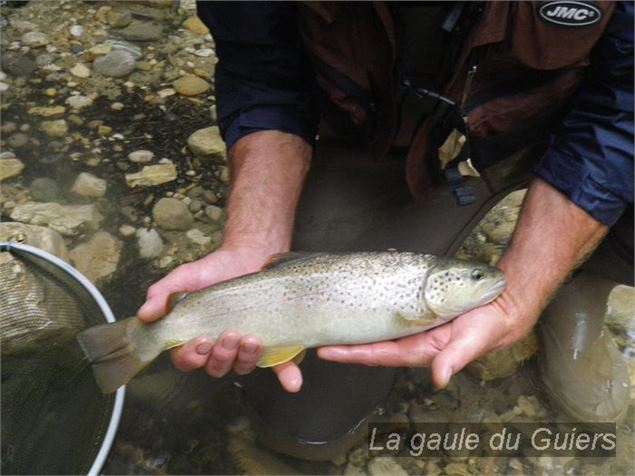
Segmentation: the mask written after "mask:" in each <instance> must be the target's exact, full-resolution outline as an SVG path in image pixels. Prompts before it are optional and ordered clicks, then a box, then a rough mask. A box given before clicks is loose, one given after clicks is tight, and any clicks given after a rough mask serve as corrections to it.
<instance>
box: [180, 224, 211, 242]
mask: <svg viewBox="0 0 635 476" xmlns="http://www.w3.org/2000/svg"><path fill="white" fill-rule="evenodd" d="M185 236H187V237H188V239H189V240H190V241H191V242H192V243H195V244H197V245H201V246H205V245H209V244H210V243H211V242H212V238H211V237H209V236H207V235H206V234H204V233H203V232H202V231H201V230H199V229H198V228H193V229H191V230H189V231H188V232H187V233H185Z"/></svg>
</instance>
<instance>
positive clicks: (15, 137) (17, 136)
mask: <svg viewBox="0 0 635 476" xmlns="http://www.w3.org/2000/svg"><path fill="white" fill-rule="evenodd" d="M28 142H29V136H28V135H26V134H25V133H23V132H16V133H14V134H11V135H10V136H9V138H8V139H7V143H8V144H9V147H13V148H14V149H19V148H20V147H24V146H25V145H27V143H28Z"/></svg>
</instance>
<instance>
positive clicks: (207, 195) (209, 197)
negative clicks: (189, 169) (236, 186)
mask: <svg viewBox="0 0 635 476" xmlns="http://www.w3.org/2000/svg"><path fill="white" fill-rule="evenodd" d="M203 199H204V200H205V201H206V202H207V203H209V204H210V205H213V204H215V203H216V202H218V195H216V194H215V193H214V192H212V191H211V190H204V191H203Z"/></svg>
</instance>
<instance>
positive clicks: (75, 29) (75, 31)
mask: <svg viewBox="0 0 635 476" xmlns="http://www.w3.org/2000/svg"><path fill="white" fill-rule="evenodd" d="M68 31H69V33H70V34H71V36H74V37H75V38H79V37H80V36H82V35H83V34H84V27H83V26H81V25H73V26H71V27H70V28H69V30H68Z"/></svg>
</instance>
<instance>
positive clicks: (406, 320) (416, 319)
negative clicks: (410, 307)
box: [396, 312, 437, 327]
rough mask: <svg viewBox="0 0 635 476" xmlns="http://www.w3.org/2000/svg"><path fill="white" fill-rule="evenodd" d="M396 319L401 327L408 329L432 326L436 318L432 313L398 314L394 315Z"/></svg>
mask: <svg viewBox="0 0 635 476" xmlns="http://www.w3.org/2000/svg"><path fill="white" fill-rule="evenodd" d="M396 319H397V321H398V322H399V324H401V325H402V326H405V327H410V326H421V325H428V324H434V323H435V322H436V321H437V316H436V315H435V314H433V313H430V314H423V315H422V314H414V313H413V314H409V313H403V312H399V313H397V314H396Z"/></svg>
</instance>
